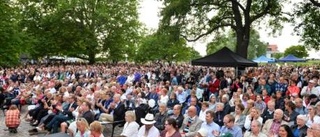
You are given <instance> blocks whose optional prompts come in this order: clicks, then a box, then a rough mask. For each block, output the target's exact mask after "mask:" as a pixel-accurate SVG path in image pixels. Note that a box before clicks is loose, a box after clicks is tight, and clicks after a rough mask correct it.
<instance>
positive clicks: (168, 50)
mask: <svg viewBox="0 0 320 137" xmlns="http://www.w3.org/2000/svg"><path fill="white" fill-rule="evenodd" d="M199 57H200V53H199V52H197V51H196V50H194V49H193V48H192V47H187V44H186V41H185V40H184V39H182V38H180V39H175V38H174V37H172V36H171V35H170V33H154V34H152V35H147V36H146V37H144V38H143V39H142V41H141V45H139V47H138V50H137V53H136V56H135V61H136V62H138V63H145V62H147V61H157V60H161V61H167V62H172V61H190V60H191V59H195V58H199Z"/></svg>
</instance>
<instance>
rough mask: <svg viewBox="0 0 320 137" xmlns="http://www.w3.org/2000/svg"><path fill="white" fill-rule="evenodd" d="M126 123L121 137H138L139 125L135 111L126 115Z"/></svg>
mask: <svg viewBox="0 0 320 137" xmlns="http://www.w3.org/2000/svg"><path fill="white" fill-rule="evenodd" d="M125 120H126V123H125V124H124V126H123V131H122V133H121V134H120V137H137V136H138V130H139V124H138V123H137V122H136V115H135V113H134V111H127V112H126V114H125Z"/></svg>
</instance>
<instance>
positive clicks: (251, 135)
mask: <svg viewBox="0 0 320 137" xmlns="http://www.w3.org/2000/svg"><path fill="white" fill-rule="evenodd" d="M261 127H262V123H260V122H259V121H257V120H253V121H252V123H251V131H248V132H246V133H245V134H244V137H267V135H266V134H263V133H262V132H261Z"/></svg>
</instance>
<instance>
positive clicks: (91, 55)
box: [89, 51, 96, 65]
mask: <svg viewBox="0 0 320 137" xmlns="http://www.w3.org/2000/svg"><path fill="white" fill-rule="evenodd" d="M94 63H96V54H95V53H93V52H92V51H91V52H90V53H89V64H90V65H92V64H94Z"/></svg>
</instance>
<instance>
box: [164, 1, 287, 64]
mask: <svg viewBox="0 0 320 137" xmlns="http://www.w3.org/2000/svg"><path fill="white" fill-rule="evenodd" d="M284 1H285V0H255V1H253V0H242V1H239V0H201V1H199V0H198V1H196V0H163V2H164V6H165V7H164V8H163V9H162V11H161V15H162V19H161V23H160V31H161V30H163V29H166V28H167V27H168V26H177V27H179V34H180V35H181V36H182V37H183V38H185V39H186V40H188V41H197V40H199V39H200V38H202V37H205V36H207V35H210V34H218V33H222V32H223V31H225V29H231V30H232V31H234V33H235V37H236V53H238V54H239V55H241V56H243V57H245V58H247V53H248V46H249V43H250V30H251V29H252V27H253V26H254V25H258V24H259V23H263V22H262V19H263V18H265V17H269V20H268V22H267V23H265V24H267V25H268V27H269V28H281V22H282V21H283V20H286V18H285V16H284V15H285V14H283V12H282V6H283V5H282V4H283V3H284Z"/></svg>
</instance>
